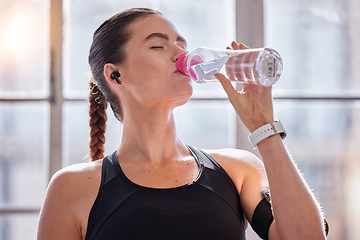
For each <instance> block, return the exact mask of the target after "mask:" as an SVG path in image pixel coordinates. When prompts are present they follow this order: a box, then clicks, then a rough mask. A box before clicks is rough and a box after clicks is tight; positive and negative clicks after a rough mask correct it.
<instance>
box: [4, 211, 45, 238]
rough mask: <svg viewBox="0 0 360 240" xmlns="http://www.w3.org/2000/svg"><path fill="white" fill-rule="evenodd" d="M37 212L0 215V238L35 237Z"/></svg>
mask: <svg viewBox="0 0 360 240" xmlns="http://www.w3.org/2000/svg"><path fill="white" fill-rule="evenodd" d="M37 221H38V215H37V214H15V215H0V239H1V240H24V239H36V230H37Z"/></svg>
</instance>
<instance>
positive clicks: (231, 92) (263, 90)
mask: <svg viewBox="0 0 360 240" xmlns="http://www.w3.org/2000/svg"><path fill="white" fill-rule="evenodd" d="M231 47H232V49H234V50H238V49H247V48H248V47H246V46H245V45H244V44H237V43H236V42H232V43H231ZM235 72H241V70H239V71H235ZM245 74H246V73H245ZM246 75H247V76H248V75H249V74H246ZM215 77H216V78H217V79H218V80H219V81H220V83H221V85H222V86H223V88H224V90H225V92H226V94H227V95H228V97H229V101H230V103H231V104H232V105H233V107H234V109H235V111H236V112H237V114H238V115H239V117H240V119H241V121H242V122H243V123H244V124H245V126H246V127H247V129H248V130H249V131H250V132H253V131H254V130H256V129H257V128H259V127H261V126H263V125H265V124H267V123H270V122H274V117H273V105H272V95H271V89H272V87H265V86H261V85H257V84H253V83H250V82H249V83H246V82H244V83H242V87H243V89H242V90H241V91H237V90H236V89H235V88H234V86H233V85H232V84H231V82H230V80H229V79H228V78H226V77H225V76H224V75H222V74H220V73H218V74H215ZM253 81H255V79H253Z"/></svg>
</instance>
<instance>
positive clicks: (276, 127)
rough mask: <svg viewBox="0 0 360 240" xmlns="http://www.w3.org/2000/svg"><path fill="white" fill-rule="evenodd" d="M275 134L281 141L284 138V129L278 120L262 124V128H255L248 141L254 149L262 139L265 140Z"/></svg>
mask: <svg viewBox="0 0 360 240" xmlns="http://www.w3.org/2000/svg"><path fill="white" fill-rule="evenodd" d="M277 134H279V135H280V136H281V138H282V139H284V138H285V137H286V131H285V128H284V126H283V125H282V123H281V122H280V121H279V120H276V121H275V122H271V123H267V124H264V125H263V126H261V127H259V128H257V129H256V130H254V131H253V132H252V133H251V134H250V136H249V140H250V142H251V143H252V145H253V147H254V148H255V147H256V146H257V145H258V143H260V142H261V141H263V140H264V139H267V138H269V137H272V136H274V135H277Z"/></svg>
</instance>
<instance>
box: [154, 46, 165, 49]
mask: <svg viewBox="0 0 360 240" xmlns="http://www.w3.org/2000/svg"><path fill="white" fill-rule="evenodd" d="M161 48H164V47H163V46H152V47H151V49H161Z"/></svg>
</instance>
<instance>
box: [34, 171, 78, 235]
mask: <svg viewBox="0 0 360 240" xmlns="http://www.w3.org/2000/svg"><path fill="white" fill-rule="evenodd" d="M75 180H76V177H75V176H74V173H71V172H65V171H60V172H58V173H56V174H55V175H54V176H53V177H52V179H51V181H50V184H49V187H48V190H47V192H46V196H45V199H44V203H43V206H42V208H41V212H40V219H39V225H38V235H37V239H38V240H42V239H54V240H57V239H59V240H60V239H64V240H65V239H67V240H75V239H76V240H78V239H81V230H80V227H79V224H78V223H77V222H76V217H75V212H76V211H74V210H75V209H74V204H73V202H74V196H75V195H74V194H73V193H74V191H73V190H74V187H75V186H74V182H75Z"/></svg>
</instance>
